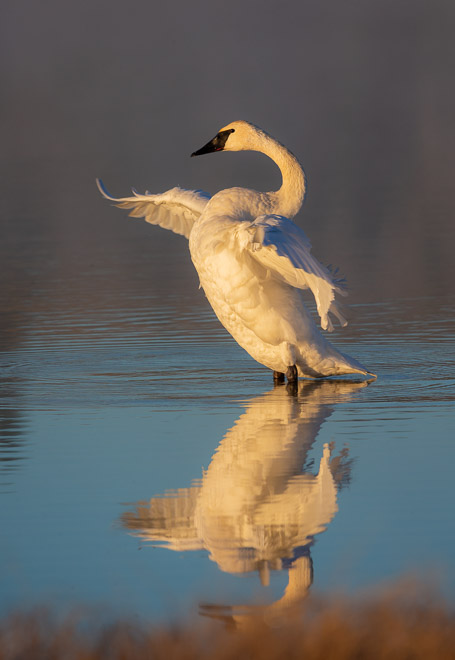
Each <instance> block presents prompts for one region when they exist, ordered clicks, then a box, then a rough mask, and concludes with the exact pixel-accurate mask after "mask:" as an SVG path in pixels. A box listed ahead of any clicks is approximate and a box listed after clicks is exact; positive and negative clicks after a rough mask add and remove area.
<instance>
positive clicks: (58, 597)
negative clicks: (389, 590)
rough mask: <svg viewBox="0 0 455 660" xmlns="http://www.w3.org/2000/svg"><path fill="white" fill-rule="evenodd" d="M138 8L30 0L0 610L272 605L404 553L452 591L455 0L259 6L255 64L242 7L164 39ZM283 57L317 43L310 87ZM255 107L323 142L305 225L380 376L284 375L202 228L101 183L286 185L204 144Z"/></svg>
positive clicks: (299, 57) (7, 121)
mask: <svg viewBox="0 0 455 660" xmlns="http://www.w3.org/2000/svg"><path fill="white" fill-rule="evenodd" d="M253 4H254V3H253ZM52 5H53V6H52ZM139 5H140V7H139V8H140V9H141V17H142V18H141V21H139V22H138V24H137V29H138V30H139V34H138V33H137V31H134V34H133V33H131V34H130V33H128V32H126V33H125V30H124V29H123V26H124V17H123V15H122V10H121V6H120V5H117V3H115V2H114V3H110V5H109V20H108V22H107V23H105V18H106V16H104V15H102V14H101V13H100V12H101V10H99V9H97V10H96V11H95V12H94V9H93V6H92V4H91V3H90V4H89V3H85V2H80V3H77V6H76V5H74V6H73V7H72V8H71V12H70V16H69V17H68V16H67V15H66V14H65V17H63V16H60V5H58V4H57V3H52V2H51V3H50V5H49V6H48V7H47V9H45V10H41V9H40V11H39V14H36V12H35V13H34V10H33V8H30V11H29V12H27V15H26V17H25V18H24V16H23V13H21V14H20V16H19V14H17V10H16V9H15V6H16V5H14V6H11V8H10V9H9V10H8V15H7V18H8V21H9V25H10V29H9V32H8V35H7V37H6V38H5V39H4V40H3V41H2V43H3V44H4V45H5V44H6V46H7V47H8V48H9V51H10V53H11V54H12V55H14V57H10V58H8V59H6V58H5V59H4V60H2V61H4V62H7V63H8V64H7V66H6V64H5V65H3V64H2V65H1V67H2V69H1V73H2V78H3V81H4V82H3V89H5V90H7V91H8V103H7V104H5V105H4V106H3V107H2V113H3V115H2V117H3V119H4V121H3V122H2V126H3V127H5V128H6V130H5V131H4V133H5V135H4V136H3V138H4V139H3V138H2V144H3V145H4V148H3V150H2V153H1V154H0V165H1V169H2V181H3V182H4V186H3V187H4V194H3V195H2V200H1V204H2V206H1V209H0V212H1V220H2V241H1V242H0V277H1V282H2V286H1V288H0V304H1V315H2V316H1V325H0V345H1V352H0V529H1V530H2V532H1V534H0V557H1V561H0V611H1V612H2V613H6V612H9V611H10V610H11V609H14V608H27V607H29V606H31V605H34V604H42V603H45V604H51V605H52V606H53V607H55V608H56V609H58V610H59V611H67V610H68V609H71V608H73V607H75V606H78V605H83V606H84V607H95V608H101V609H102V610H103V611H105V610H107V611H108V612H109V614H112V615H116V614H119V615H124V616H128V617H131V616H133V617H134V616H138V617H148V616H152V617H153V618H154V619H155V620H160V621H164V620H169V619H172V618H178V617H180V616H189V615H198V613H199V614H201V615H208V616H222V617H223V616H231V615H232V614H234V615H235V616H245V615H247V613H248V610H247V609H245V607H243V606H246V605H257V604H258V603H262V604H264V603H265V604H266V607H267V608H268V609H267V612H268V615H269V616H274V615H275V614H277V613H278V614H279V613H280V612H281V611H283V609H285V607H286V604H288V603H289V602H291V601H292V599H293V598H294V597H300V596H302V595H304V594H305V593H307V591H308V590H313V591H332V590H333V589H346V590H348V591H353V592H356V591H357V590H359V589H362V588H365V587H368V586H371V585H376V584H378V583H380V582H382V581H384V580H389V579H394V578H396V577H399V576H402V575H403V574H406V573H409V572H412V573H413V574H414V575H416V576H417V577H419V578H422V579H428V580H431V581H434V582H436V583H438V584H439V585H440V586H441V588H442V590H443V591H444V593H445V594H446V595H447V596H448V597H449V598H450V599H452V600H453V598H454V595H455V557H454V553H453V547H454V545H455V524H454V517H453V515H452V511H453V507H454V500H455V495H454V491H453V478H452V473H453V468H452V466H453V465H454V461H455V443H454V440H453V438H454V435H455V434H454V419H455V416H454V398H455V388H454V384H455V376H454V373H455V369H454V360H455V358H454V356H455V350H454V349H455V345H454V344H455V333H454V317H455V311H454V310H455V305H454V303H455V296H454V292H453V281H454V275H455V273H454V261H453V256H452V255H453V247H454V243H455V240H454V239H455V236H454V227H455V225H454V223H453V217H454V212H455V209H454V203H453V195H452V176H453V153H454V150H453V147H452V146H451V145H452V142H453V131H452V119H451V118H452V116H453V113H452V112H451V111H450V108H451V105H453V98H452V97H453V93H452V92H451V91H450V90H451V89H452V86H451V84H449V81H450V82H451V80H452V66H451V62H452V61H453V39H452V30H450V29H449V26H450V23H451V20H452V18H453V8H452V5H451V4H449V3H444V2H439V3H436V4H433V6H432V9H431V11H430V10H429V8H428V7H426V6H424V5H423V4H422V6H421V5H420V4H419V3H413V4H412V12H411V13H412V21H411V23H410V22H409V21H410V18H409V16H410V9H409V6H408V3H407V2H405V1H404V0H402V1H401V2H399V3H394V4H393V8H392V5H391V6H390V8H389V10H388V11H387V12H386V11H385V9H384V3H371V4H370V5H369V9H368V10H367V9H366V8H364V9H362V8H360V7H358V6H357V4H356V5H355V6H354V4H353V5H352V7H351V6H350V5H349V4H348V5H346V4H345V5H343V10H342V11H341V12H340V11H338V10H337V7H338V5H337V4H336V3H332V5H331V8H330V11H328V12H327V15H326V14H325V13H324V12H322V11H320V10H319V9H317V8H315V7H313V6H311V7H310V6H309V5H306V4H305V3H298V5H297V4H296V5H295V6H294V5H293V4H292V3H291V4H290V7H291V9H292V11H293V12H294V14H295V16H294V14H292V16H294V17H295V18H296V20H295V21H294V20H292V21H290V19H286V20H287V22H286V20H285V18H284V15H283V14H282V12H281V13H280V12H278V10H277V11H275V10H273V11H272V9H270V11H271V14H270V15H269V14H267V15H265V14H263V13H262V10H261V11H259V12H258V13H257V14H255V13H254V12H253V14H254V15H253V14H251V15H250V14H249V13H248V12H249V10H248V11H246V14H245V15H244V19H245V20H244V22H243V23H242V26H243V27H242V30H246V26H248V25H250V24H251V26H253V25H254V30H253V33H254V34H255V37H254V44H253V45H254V46H255V48H254V49H253V51H254V52H256V53H257V61H256V60H254V61H253V60H251V57H250V53H251V52H252V48H251V46H252V44H251V39H250V37H249V38H248V40H242V39H239V42H238V43H236V49H235V51H236V57H239V58H240V60H241V61H242V63H243V64H245V62H249V65H248V66H242V67H239V66H238V62H237V59H236V58H234V59H232V60H231V59H230V58H228V57H227V56H226V52H231V51H230V50H229V48H228V49H227V50H226V46H227V44H228V43H230V42H229V34H230V30H232V29H233V26H232V25H231V21H232V20H234V19H233V16H235V12H232V13H230V14H229V17H225V18H226V20H225V22H224V23H222V24H220V22H219V21H218V20H217V22H216V25H217V31H216V32H214V31H213V30H211V29H210V25H211V21H212V20H215V18H217V19H218V13H216V16H215V15H213V16H212V14H211V12H212V11H214V10H213V9H210V7H212V8H213V5H212V4H211V5H210V6H207V7H205V6H204V3H200V4H197V3H196V5H194V6H193V5H192V6H191V11H190V10H188V12H190V13H186V12H187V10H186V9H185V8H183V7H182V8H181V12H182V15H181V19H182V20H181V21H179V22H178V24H176V25H174V32H175V44H174V45H172V46H171V44H168V43H167V41H166V39H165V38H164V36H163V35H165V34H167V32H166V31H165V30H163V31H162V34H161V31H160V30H158V31H155V34H154V38H153V39H150V34H149V32H148V27H147V29H146V26H148V25H149V22H150V21H152V18H153V22H154V24H155V23H156V21H158V24H167V23H166V21H168V20H169V18H170V17H169V16H168V15H167V12H168V10H167V9H166V8H164V7H162V8H155V9H154V10H153V12H155V14H153V16H152V13H153V12H152V9H151V8H150V6H149V4H146V3H139ZM67 9H68V8H67ZM97 12H98V13H97ZM299 12H303V13H302V15H301V14H300V13H299ZM308 12H309V14H310V16H308V15H307V14H308ZM334 12H335V13H334ZM390 12H391V14H390ZM16 14H17V15H16ZM224 15H225V13H224ZM146 18H148V19H149V21H147V20H145V19H146ZM297 18H298V19H299V20H297ZM309 18H311V20H307V19H309ZM19 19H20V20H19ZM70 19H71V20H70ZM101 19H102V20H101ZM304 19H305V20H304ZM449 19H450V20H449ZM63 20H64V26H65V30H64V31H63V32H62V31H61V30H59V29H57V28H58V25H60V23H59V21H63ZM8 21H7V23H8ZM160 21H161V23H160ZM257 21H259V24H260V26H262V28H263V31H262V32H261V30H258V29H257ZM283 21H284V22H285V23H286V25H287V31H286V30H284V31H280V35H281V36H279V38H277V37H276V30H277V26H278V27H279V25H281V22H283ZM190 24H191V25H193V27H194V30H190V31H188V28H187V26H188V25H190ZM35 25H36V26H40V27H41V29H42V31H44V33H45V34H47V38H43V34H42V33H41V32H39V30H38V31H36V30H35V29H32V28H34V26H35ZM294 25H300V27H299V32H298V34H297V33H295V30H296V28H295V27H294ZM81 26H84V28H85V27H86V28H87V29H86V30H85V31H84V34H85V42H84V47H83V49H82V48H81V40H80V38H79V36H80V30H81ZM308 26H309V27H308ZM400 26H401V27H400ZM49 27H51V28H52V30H51V32H49V33H48V30H49ZM392 28H393V29H392ZM302 30H303V33H302V34H301V31H302ZM289 31H290V32H289ZM247 32H248V30H246V32H245V34H246V33H247ZM63 33H64V34H65V35H66V37H65V39H62V38H61V35H62V34H63ZM199 33H200V35H201V36H203V37H204V44H207V48H209V47H210V44H211V47H212V49H213V48H215V47H218V45H219V44H221V45H222V44H224V47H223V48H222V49H221V50H216V48H215V50H214V51H213V52H214V53H215V52H216V53H217V56H216V57H207V56H206V53H205V54H204V52H203V50H201V51H199V50H194V48H193V46H194V44H197V43H198V39H197V35H198V34H199ZM289 33H292V34H293V35H294V37H295V38H294V40H291V39H290V38H289ZM37 34H40V35H41V36H40V37H39V40H38V41H39V43H38V41H37V40H36V35H37ZM242 34H243V32H242ZM272 34H273V35H275V36H274V43H275V44H278V45H281V49H280V48H277V49H274V51H273V58H271V55H270V40H269V37H271V35H272ZM11 35H15V38H14V39H11ZM264 35H269V36H268V37H267V38H266V37H265V36H264ZM286 35H287V36H286ZM302 35H303V36H302ZM240 36H241V35H240ZM146 37H147V38H146ZM207 39H209V41H208V42H207V41H206V40H207ZM277 39H278V41H277ZM223 40H224V41H223ZM17 44H21V49H20V52H19V51H18V50H17ZM176 44H179V45H178V46H176ZM430 46H431V47H430ZM163 53H167V55H168V59H166V58H165V57H163ZM278 53H279V54H278ZM158 55H159V57H158ZM289 58H293V61H296V62H309V61H311V62H313V65H312V66H311V67H308V66H306V67H304V66H302V67H301V68H299V71H300V78H299V81H298V83H296V81H295V76H294V73H292V71H294V70H295V69H294V68H292V71H291V69H289V68H287V67H286V66H285V64H286V62H287V61H288V59H289ZM32 63H33V66H31V64H32ZM182 63H186V66H183V65H182ZM329 63H330V66H329ZM188 67H189V68H190V69H191V67H193V68H194V70H197V71H198V74H199V75H195V76H189V75H188V70H189V69H188ZM264 67H266V68H267V67H268V74H269V77H268V78H267V84H265V82H264V83H263V84H262V83H261V84H259V83H258V85H257V86H256V87H255V86H254V85H252V84H251V72H252V71H253V72H256V73H257V75H258V76H259V78H258V80H259V79H260V80H262V79H263V68H264ZM220 71H223V72H224V75H223V76H222V79H223V85H221V84H219V81H220V76H219V73H220ZM101 74H102V75H101ZM215 74H216V75H215ZM169 80H172V81H173V84H172V85H170V84H169ZM213 80H216V81H217V88H216V94H215V93H212V87H211V84H212V83H213ZM100 81H102V83H101V82H100ZM270 86H272V87H273V89H274V90H275V92H276V94H275V96H273V97H271V95H270ZM56 90H58V94H56ZM157 90H159V94H158V93H157ZM275 97H276V98H278V99H279V102H271V98H275ZM282 99H286V101H287V102H286V103H284V104H283V102H282ZM346 99H349V103H348V102H347V100H346ZM430 100H431V102H430ZM240 117H245V118H247V119H250V120H252V121H256V122H258V123H259V124H261V125H263V126H264V127H265V128H266V129H269V130H270V131H271V132H272V133H274V134H276V135H277V137H279V138H280V139H281V140H282V141H283V142H284V143H286V144H287V145H288V146H289V147H290V148H291V149H292V150H293V151H294V152H295V153H296V154H297V155H298V156H299V157H301V159H302V161H303V163H304V165H305V168H306V171H307V174H308V178H309V183H310V194H309V198H308V201H307V203H306V206H305V211H304V214H302V215H301V217H300V218H299V223H300V224H301V225H302V226H304V228H305V230H306V231H307V233H308V235H309V236H310V238H311V239H312V242H313V244H314V253H315V255H316V256H318V257H319V258H320V259H321V260H322V261H324V262H325V263H334V264H337V265H339V266H340V267H341V270H342V272H343V273H344V274H345V275H346V277H347V280H348V283H349V286H350V288H351V291H350V298H349V301H350V325H349V326H348V327H347V328H346V329H344V330H337V331H336V332H335V333H334V335H333V337H332V340H333V342H334V344H335V345H336V346H337V347H339V348H340V349H341V350H343V351H345V352H346V353H348V354H350V355H352V356H353V357H355V358H357V359H358V360H360V361H361V362H362V363H363V364H365V365H366V366H367V367H368V368H370V369H371V370H372V371H374V372H375V373H377V374H378V379H377V380H376V381H374V382H370V383H366V382H356V381H355V380H351V381H349V382H346V381H340V382H334V383H330V382H323V383H318V384H311V383H305V382H302V383H301V384H300V386H299V391H298V392H297V393H295V392H289V391H288V390H287V389H286V387H279V388H275V389H274V388H273V383H272V379H271V374H270V372H269V371H268V370H266V369H265V368H263V367H261V366H260V365H258V364H256V363H255V362H254V361H252V360H251V358H249V356H248V355H246V354H245V353H244V351H243V350H242V349H240V348H239V347H238V346H237V345H236V344H235V342H233V340H232V339H231V338H230V337H229V336H228V335H226V333H225V331H224V330H223V329H222V328H221V327H220V326H219V323H218V321H217V320H216V318H215V317H214V315H213V313H212V312H211V310H210V308H209V307H208V304H207V302H206V300H205V298H204V296H203V294H202V292H201V291H200V290H198V280H197V276H196V274H195V273H194V271H193V268H192V264H191V262H190V259H189V256H188V251H187V245H186V241H185V240H184V239H183V238H181V237H178V236H175V235H170V234H168V233H166V232H164V231H162V230H160V229H157V228H154V227H150V226H147V225H146V224H145V223H141V222H140V221H127V220H126V219H125V214H124V213H123V212H122V211H119V210H117V209H113V208H111V207H110V206H109V205H108V204H106V203H105V201H104V200H102V199H101V198H100V197H99V195H98V192H97V190H96V188H95V185H94V178H95V176H103V178H104V179H105V180H106V184H108V185H109V187H110V188H112V191H113V193H115V194H117V193H118V194H123V193H124V192H126V190H127V188H128V186H129V185H130V184H135V185H136V186H137V187H138V188H139V189H142V188H144V189H145V188H149V189H151V190H156V191H157V192H158V191H162V190H166V189H168V188H170V187H172V186H174V185H176V184H180V185H182V186H185V187H188V188H192V187H194V188H200V187H202V188H205V189H207V190H210V191H212V192H213V191H215V190H217V189H218V188H220V187H224V186H228V185H248V186H253V187H256V188H258V189H270V188H272V187H274V186H275V187H276V186H277V185H278V181H277V179H276V172H274V170H273V167H272V166H269V164H268V163H267V162H266V159H261V157H259V156H257V155H254V154H223V155H214V156H213V159H210V158H209V157H207V158H206V159H205V160H204V159H202V158H201V159H193V160H189V158H187V155H189V154H190V153H191V152H192V151H194V150H195V149H197V148H198V147H200V146H201V145H202V144H203V143H205V142H206V141H207V140H208V139H209V138H210V137H212V136H213V134H214V133H215V131H216V130H217V129H218V128H219V127H220V126H222V125H223V124H225V123H227V122H228V121H231V120H233V119H236V118H240ZM329 453H331V454H330V456H329ZM329 463H330V465H329ZM239 612H240V614H239ZM245 613H246V614H245Z"/></svg>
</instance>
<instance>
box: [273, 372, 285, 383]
mask: <svg viewBox="0 0 455 660" xmlns="http://www.w3.org/2000/svg"><path fill="white" fill-rule="evenodd" d="M273 382H274V383H284V374H283V373H281V371H274V372H273Z"/></svg>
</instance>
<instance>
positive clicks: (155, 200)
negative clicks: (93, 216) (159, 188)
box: [96, 179, 210, 238]
mask: <svg viewBox="0 0 455 660" xmlns="http://www.w3.org/2000/svg"><path fill="white" fill-rule="evenodd" d="M96 184H97V186H98V189H99V191H100V193H101V194H102V195H103V197H105V198H106V199H108V200H109V201H111V202H114V204H115V205H116V206H118V207H119V208H122V209H131V213H130V216H132V217H133V218H144V220H146V221H147V222H150V224H152V225H159V226H160V227H163V228H164V229H170V230H171V231H173V232H175V233H176V234H182V236H186V237H187V238H189V236H190V232H191V229H192V227H193V224H194V223H195V221H196V220H197V219H198V218H199V216H200V215H201V213H202V212H203V210H204V208H205V206H206V204H207V202H208V201H209V199H210V195H209V194H208V193H206V192H203V191H202V190H183V189H182V188H172V189H171V190H168V191H167V192H164V193H161V194H159V195H150V194H149V193H146V194H145V195H140V194H139V193H137V192H136V191H135V190H133V197H119V198H118V199H117V198H115V197H112V195H110V194H109V193H108V191H107V190H106V188H105V187H104V184H103V182H102V181H101V179H97V180H96Z"/></svg>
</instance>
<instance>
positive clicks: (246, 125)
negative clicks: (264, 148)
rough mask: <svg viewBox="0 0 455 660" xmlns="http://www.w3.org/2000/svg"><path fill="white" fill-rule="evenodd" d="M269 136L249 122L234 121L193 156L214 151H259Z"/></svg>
mask: <svg viewBox="0 0 455 660" xmlns="http://www.w3.org/2000/svg"><path fill="white" fill-rule="evenodd" d="M266 137H268V136H267V134H266V133H265V132H264V131H263V130H262V129H261V128H258V126H255V125H254V124H250V122H248V121H233V122H231V123H230V124H228V125H227V126H224V128H222V129H220V130H219V131H218V133H217V134H216V135H215V137H214V138H213V139H212V140H210V142H207V144H205V145H204V146H203V147H202V148H201V149H199V150H198V151H195V152H194V153H192V154H191V155H192V156H202V154H210V153H212V152H214V151H251V150H253V151H257V150H260V144H261V142H262V140H263V139H264V138H266Z"/></svg>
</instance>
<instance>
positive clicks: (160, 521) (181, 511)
mask: <svg viewBox="0 0 455 660" xmlns="http://www.w3.org/2000/svg"><path fill="white" fill-rule="evenodd" d="M199 491H200V488H198V487H197V486H196V485H195V486H192V487H191V488H180V489H179V490H177V491H171V492H169V493H166V496H165V497H152V499H151V500H150V501H149V502H138V503H137V505H136V509H135V511H134V512H132V511H128V512H127V513H125V514H123V516H122V523H123V525H124V526H125V527H127V528H129V529H132V530H137V535H138V536H140V537H142V538H144V539H147V540H149V541H153V542H154V543H159V544H161V543H163V544H165V545H166V547H167V548H169V549H170V550H178V551H183V550H202V549H203V547H204V545H203V542H202V540H201V539H200V538H199V534H198V530H197V529H196V526H195V522H194V520H195V509H196V504H197V499H198V496H199Z"/></svg>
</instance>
